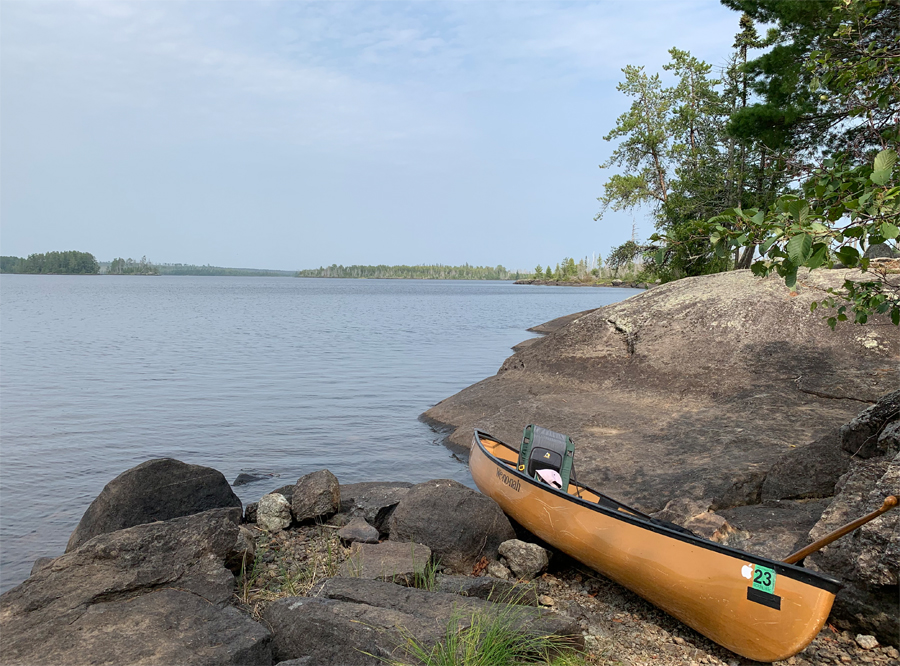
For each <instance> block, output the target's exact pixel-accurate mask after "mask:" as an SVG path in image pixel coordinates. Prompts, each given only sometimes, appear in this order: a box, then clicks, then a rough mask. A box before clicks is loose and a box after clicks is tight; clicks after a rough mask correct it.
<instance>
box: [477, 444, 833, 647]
mask: <svg viewBox="0 0 900 666" xmlns="http://www.w3.org/2000/svg"><path fill="white" fill-rule="evenodd" d="M489 437H490V436H488V435H486V434H485V433H480V432H478V431H476V434H475V438H474V440H473V443H472V451H471V455H470V457H469V466H470V468H471V472H472V478H473V479H474V480H475V483H476V485H477V486H478V488H479V489H480V490H481V491H482V492H483V493H484V494H486V495H488V496H489V497H491V498H492V499H494V500H495V501H496V502H497V503H498V504H499V505H500V507H501V508H502V509H503V511H504V512H505V513H507V514H508V515H509V516H511V517H512V518H514V519H515V520H516V521H517V522H518V523H519V524H521V525H522V526H523V527H525V528H526V529H527V530H528V531H530V532H531V533H533V534H535V535H536V536H538V537H540V538H541V539H543V540H544V541H546V542H547V543H550V544H552V545H553V546H555V547H556V548H559V549H560V550H561V551H563V552H565V553H566V554H568V555H570V556H572V557H574V558H575V559H577V560H578V561H580V562H582V563H583V564H585V565H587V566H589V567H591V568H592V569H595V570H596V571H598V572H600V573H602V574H603V575H605V576H607V577H608V578H611V579H612V580H614V581H616V582H618V583H619V584H621V585H623V586H625V587H627V588H628V589H629V590H631V591H632V592H635V593H636V594H638V595H640V596H641V597H643V598H644V599H646V600H647V601H649V602H650V603H652V604H653V605H654V606H657V607H658V608H660V609H662V610H664V611H665V612H667V613H668V614H670V615H672V616H673V617H675V618H677V619H679V620H680V621H682V622H684V623H685V624H687V625H688V626H690V627H692V628H693V629H696V630H697V631H699V632H700V633H701V634H703V635H704V636H706V637H708V638H710V639H711V640H713V641H715V642H716V643H718V644H720V645H722V646H723V647H725V648H727V649H729V650H731V651H733V652H735V653H737V654H739V655H742V656H744V657H747V658H749V659H755V660H758V661H777V660H780V659H786V658H788V657H790V656H792V655H794V654H796V653H797V652H799V651H801V650H802V649H803V648H805V647H806V646H807V645H808V644H809V643H810V641H812V639H813V638H815V636H816V635H817V634H818V633H819V631H820V630H821V628H822V626H823V625H824V623H825V621H826V619H827V618H828V613H829V612H830V610H831V605H832V603H833V601H834V595H835V593H836V592H837V589H838V588H839V587H840V584H839V583H838V582H837V581H835V580H834V579H830V578H828V577H824V576H820V575H817V574H815V573H813V572H809V571H807V570H805V569H802V568H801V567H795V566H792V565H785V564H784V563H781V562H774V561H772V560H767V559H765V558H761V557H757V556H754V555H751V554H749V553H743V552H741V551H737V550H734V549H730V548H727V547H724V546H721V545H720V544H715V543H713V542H710V541H706V540H705V539H701V538H699V537H693V536H690V535H682V534H678V533H676V532H674V531H672V530H669V529H666V528H664V527H659V526H655V525H651V524H650V523H649V522H647V521H645V520H642V519H640V518H638V517H636V516H633V515H630V514H629V515H625V513H624V512H623V511H621V510H619V511H616V510H614V509H610V508H605V507H600V506H597V505H596V504H595V503H593V502H587V501H585V500H582V499H579V498H577V497H574V496H573V495H569V494H564V493H562V492H560V491H555V490H553V489H551V488H549V486H545V485H543V484H538V483H537V482H534V481H532V480H530V479H528V478H527V477H525V476H524V475H522V474H519V473H518V472H517V471H516V470H515V465H514V464H512V465H511V464H509V462H508V461H504V460H503V459H501V457H497V456H502V457H506V458H508V455H506V453H505V451H504V452H501V451H500V450H498V449H497V447H492V444H499V445H500V446H503V447H505V449H509V447H506V446H505V445H503V444H502V443H500V442H498V440H496V439H494V438H490V439H488V438H489ZM489 448H492V450H493V451H494V452H495V453H497V456H495V455H494V453H492V452H489ZM570 488H571V487H570ZM756 568H761V569H762V570H765V569H770V570H771V571H773V572H774V579H775V580H774V589H773V591H772V592H771V593H767V592H760V591H759V590H758V589H754V588H753V586H752V581H751V580H750V579H751V578H753V571H754V570H755V569H756Z"/></svg>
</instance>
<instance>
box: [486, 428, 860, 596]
mask: <svg viewBox="0 0 900 666" xmlns="http://www.w3.org/2000/svg"><path fill="white" fill-rule="evenodd" d="M482 437H484V438H485V439H488V440H490V441H492V442H496V443H497V444H500V445H501V446H504V447H505V448H507V449H509V450H510V451H512V452H514V453H517V454H518V451H517V450H516V449H514V448H513V447H511V446H510V445H509V444H506V443H505V442H503V441H501V440H500V439H498V438H496V437H494V436H493V435H490V434H488V433H486V432H484V431H483V430H479V429H477V428H476V429H475V441H476V442H477V443H478V448H479V449H480V451H481V452H482V453H483V454H484V455H485V456H486V457H487V459H488V460H489V461H491V462H492V463H493V464H494V465H496V466H498V467H500V468H501V469H502V470H503V471H504V473H506V474H508V475H511V476H515V477H516V478H517V479H520V480H521V481H523V482H525V483H528V484H530V485H532V486H534V487H536V488H538V489H539V490H541V491H543V492H546V493H550V494H555V495H557V496H558V497H561V498H563V499H565V500H566V501H569V502H572V503H574V504H577V505H579V506H582V507H585V508H588V509H591V510H592V511H597V512H599V513H602V514H603V515H605V516H607V517H610V518H614V519H615V520H620V521H623V522H626V523H629V524H631V525H633V526H635V527H638V528H640V529H645V530H649V531H651V532H655V533H657V534H661V535H663V536H667V537H670V538H673V539H677V540H679V541H684V542H687V543H691V544H694V545H696V546H699V547H701V548H705V549H707V550H712V551H715V552H718V553H721V554H722V555H726V556H728V557H732V558H735V559H737V560H740V561H742V562H752V563H754V564H760V565H762V566H765V567H768V568H770V569H774V570H775V572H776V573H777V574H779V575H783V576H787V577H788V578H791V579H793V580H796V581H798V582H801V583H804V584H806V585H810V586H812V587H816V588H818V589H822V590H825V591H827V592H830V593H831V594H837V592H838V591H839V590H840V589H841V588H842V587H843V583H841V581H839V580H837V579H836V578H832V577H831V576H828V575H825V574H821V573H818V572H815V571H810V570H809V569H804V568H803V567H800V566H797V565H795V564H787V563H785V562H782V561H780V560H771V559H769V558H767V557H763V556H761V555H754V554H753V553H748V552H746V551H743V550H738V549H737V548H731V547H730V546H725V545H723V544H720V543H716V542H715V541H709V540H707V539H704V538H702V537H698V536H695V535H691V534H684V533H681V532H677V531H675V530H672V529H669V528H667V527H665V526H663V525H657V524H654V523H651V522H650V521H649V520H648V518H649V516H648V517H647V518H642V517H641V516H645V515H646V514H644V513H642V512H640V511H637V510H636V509H632V508H631V507H629V506H627V505H625V504H623V503H622V502H619V501H618V500H615V499H612V498H610V497H607V496H606V495H604V494H603V493H600V492H598V491H596V490H594V489H593V488H590V487H589V486H587V485H583V484H580V483H579V484H576V485H578V486H579V487H581V488H582V489H584V490H587V491H590V492H592V493H594V494H596V495H597V496H599V497H601V498H603V499H605V500H608V501H611V502H612V503H614V504H616V505H618V506H620V507H622V508H623V509H625V510H626V511H633V512H634V515H630V514H628V513H625V512H623V511H618V510H615V509H611V508H609V507H607V506H604V505H603V504H597V503H595V502H590V501H588V500H586V499H583V498H581V497H578V496H577V495H570V494H569V493H567V492H563V491H562V490H558V489H556V488H552V487H550V486H548V485H546V484H542V483H538V482H537V481H535V480H534V479H532V478H529V477H528V476H527V475H526V474H523V473H522V472H520V471H519V470H517V469H516V466H515V465H509V464H508V463H506V462H505V461H503V460H501V459H499V458H497V457H496V456H494V455H492V454H491V453H490V452H489V451H488V450H487V449H486V448H485V446H484V444H483V443H482V441H481V438H482ZM513 518H515V516H513Z"/></svg>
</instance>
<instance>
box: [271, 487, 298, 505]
mask: <svg viewBox="0 0 900 666" xmlns="http://www.w3.org/2000/svg"><path fill="white" fill-rule="evenodd" d="M294 485H295V484H293V483H289V484H288V485H286V486H281V488H276V489H275V490H273V491H272V492H273V493H278V494H279V495H284V499H286V500H287V501H288V503H289V504H290V503H291V502H292V500H293V499H294Z"/></svg>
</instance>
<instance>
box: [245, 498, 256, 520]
mask: <svg viewBox="0 0 900 666" xmlns="http://www.w3.org/2000/svg"><path fill="white" fill-rule="evenodd" d="M258 508H259V502H250V504H248V505H247V506H245V507H244V522H245V523H255V522H256V510H257V509H258Z"/></svg>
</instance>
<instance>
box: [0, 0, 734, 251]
mask: <svg viewBox="0 0 900 666" xmlns="http://www.w3.org/2000/svg"><path fill="white" fill-rule="evenodd" d="M738 18H739V15H738V14H736V13H734V12H731V11H730V10H727V9H726V8H724V7H722V6H721V5H719V4H718V3H717V2H715V1H714V0H693V1H680V0H659V1H656V0H628V1H626V2H613V1H609V0H604V1H600V2H567V3H556V2H512V1H507V2H503V1H491V2H488V1H474V2H377V1H374V0H372V1H368V2H341V1H333V2H298V1H292V2H249V1H247V2H237V1H233V2H207V1H199V0H196V1H193V2H175V1H166V2H152V1H142V2H80V1H76V0H69V1H66V2H41V1H39V0H2V2H0V49H2V52H0V57H2V59H0V68H2V69H0V169H2V170H0V250H2V254H13V255H18V256H24V255H27V254H30V253H32V252H46V251H49V250H68V249H77V250H82V251H86V252H92V253H94V255H96V256H97V258H98V259H100V260H104V261H105V260H109V259H112V258H114V257H117V256H124V257H134V258H139V257H140V256H141V255H146V256H147V257H148V258H149V259H150V260H152V261H155V262H182V263H196V264H213V265H220V266H246V267H256V268H281V269H297V268H311V267H317V266H319V265H329V264H332V263H338V264H354V263H359V264H378V263H385V264H420V263H444V264H461V263H464V262H468V263H470V264H489V265H496V264H503V265H504V266H506V267H507V268H523V269H526V268H527V269H530V268H532V267H534V265H535V264H537V263H541V264H547V263H548V262H550V263H555V262H558V261H560V260H562V258H563V257H564V256H574V257H576V258H578V257H582V256H585V255H590V254H591V253H592V252H601V253H603V254H604V255H605V254H606V253H607V252H608V250H609V248H610V247H611V246H613V245H618V244H619V243H621V242H623V241H625V240H627V239H628V238H629V237H630V235H631V226H632V222H633V221H634V222H636V223H637V224H638V233H639V235H640V236H641V237H642V238H644V237H646V236H647V235H648V234H649V233H651V231H652V224H651V223H650V222H649V221H647V220H646V219H645V218H644V217H642V216H641V215H636V216H632V215H631V214H616V215H613V214H610V215H609V216H608V217H607V218H604V220H603V221H602V222H599V223H598V222H594V221H593V217H594V215H595V214H596V212H597V210H598V207H599V204H598V202H597V201H596V197H597V196H599V195H600V194H601V191H602V190H601V185H602V183H603V181H604V179H605V176H604V172H601V171H600V169H598V168H597V165H598V164H600V163H601V162H602V161H603V160H604V159H605V158H606V157H607V156H608V155H609V153H610V151H611V148H612V146H611V145H610V144H609V143H607V142H605V141H604V140H603V135H604V134H606V133H607V132H608V131H609V129H610V128H611V127H612V126H613V124H614V122H615V118H616V117H617V116H618V115H619V114H620V113H622V112H623V111H624V110H625V108H626V107H627V105H628V102H627V101H626V100H625V98H624V97H623V96H622V95H621V94H620V93H618V92H617V91H616V89H615V88H616V84H617V82H618V81H619V79H620V75H621V72H620V70H621V68H622V67H624V66H625V65H626V64H635V65H645V66H646V67H647V69H648V70H650V71H654V72H655V71H659V70H660V69H661V66H662V65H663V64H664V63H665V62H666V61H667V59H668V57H667V54H666V51H667V50H668V49H669V48H670V47H672V46H678V47H680V48H683V49H687V50H690V51H691V52H692V53H693V54H695V55H697V56H699V57H702V58H704V59H705V60H707V61H708V62H710V63H712V64H714V65H717V66H721V65H722V64H724V62H725V59H726V58H727V55H728V52H729V51H730V47H731V44H732V41H733V38H734V35H735V33H736V32H737V31H738V25H737V23H738Z"/></svg>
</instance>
